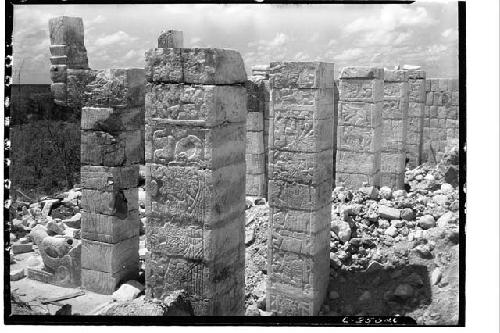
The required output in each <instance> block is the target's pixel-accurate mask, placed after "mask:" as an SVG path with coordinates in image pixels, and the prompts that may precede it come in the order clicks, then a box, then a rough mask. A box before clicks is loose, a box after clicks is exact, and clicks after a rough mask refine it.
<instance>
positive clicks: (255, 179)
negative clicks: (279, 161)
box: [245, 173, 267, 197]
mask: <svg viewBox="0 0 500 333" xmlns="http://www.w3.org/2000/svg"><path fill="white" fill-rule="evenodd" d="M245 193H246V195H249V196H256V197H265V196H267V178H266V175H265V174H264V173H260V174H251V173H247V175H246V180H245Z"/></svg>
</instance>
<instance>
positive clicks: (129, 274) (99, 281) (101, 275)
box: [82, 266, 138, 295]
mask: <svg viewBox="0 0 500 333" xmlns="http://www.w3.org/2000/svg"><path fill="white" fill-rule="evenodd" d="M137 273H138V267H137V266H126V267H125V268H124V269H122V270H120V271H118V272H114V273H110V272H101V271H95V270H90V269H85V268H82V287H83V288H85V289H87V290H90V291H93V292H96V293H99V294H105V295H111V294H113V292H114V291H115V290H116V287H117V286H118V285H119V284H120V282H122V281H128V280H132V279H136V278H137V275H138V274H137Z"/></svg>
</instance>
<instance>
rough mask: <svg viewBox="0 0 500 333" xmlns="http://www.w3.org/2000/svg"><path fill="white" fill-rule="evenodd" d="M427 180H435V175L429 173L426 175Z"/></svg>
mask: <svg viewBox="0 0 500 333" xmlns="http://www.w3.org/2000/svg"><path fill="white" fill-rule="evenodd" d="M424 179H425V180H435V178H434V176H433V175H432V174H430V173H428V174H427V175H426V176H425V177H424Z"/></svg>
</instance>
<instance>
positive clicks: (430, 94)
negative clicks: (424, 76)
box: [425, 91, 434, 106]
mask: <svg viewBox="0 0 500 333" xmlns="http://www.w3.org/2000/svg"><path fill="white" fill-rule="evenodd" d="M433 104H434V92H433V91H428V92H427V93H426V99H425V105H429V106H430V105H433Z"/></svg>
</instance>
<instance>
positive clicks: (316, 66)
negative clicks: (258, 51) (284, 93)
mask: <svg viewBox="0 0 500 333" xmlns="http://www.w3.org/2000/svg"><path fill="white" fill-rule="evenodd" d="M334 76H335V75H334V64H333V63H325V62H271V64H270V84H271V86H272V87H273V89H275V88H333V80H334Z"/></svg>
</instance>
